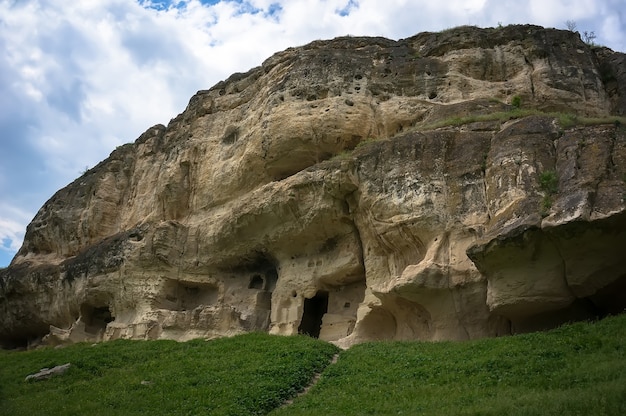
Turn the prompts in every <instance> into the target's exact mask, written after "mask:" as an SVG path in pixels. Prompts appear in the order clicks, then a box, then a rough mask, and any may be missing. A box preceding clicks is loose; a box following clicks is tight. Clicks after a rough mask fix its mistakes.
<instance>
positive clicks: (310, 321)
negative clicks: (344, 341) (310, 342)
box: [298, 291, 328, 338]
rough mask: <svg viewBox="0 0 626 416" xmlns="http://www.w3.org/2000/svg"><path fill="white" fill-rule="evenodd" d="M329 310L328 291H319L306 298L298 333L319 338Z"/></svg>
mask: <svg viewBox="0 0 626 416" xmlns="http://www.w3.org/2000/svg"><path fill="white" fill-rule="evenodd" d="M327 311H328V292H326V291H319V292H317V293H316V294H315V296H313V297H312V298H310V299H304V312H303V313H302V320H301V321H300V326H299V327H298V333H299V334H304V335H308V336H310V337H313V338H319V336H320V331H321V329H322V318H323V316H324V314H325V313H326V312H327Z"/></svg>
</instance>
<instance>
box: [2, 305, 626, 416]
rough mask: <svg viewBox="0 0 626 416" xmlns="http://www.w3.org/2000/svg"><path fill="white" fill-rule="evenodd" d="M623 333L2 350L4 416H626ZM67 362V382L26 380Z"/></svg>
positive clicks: (260, 338)
mask: <svg viewBox="0 0 626 416" xmlns="http://www.w3.org/2000/svg"><path fill="white" fill-rule="evenodd" d="M624 328H626V315H620V316H617V317H610V318H606V319H604V320H602V321H600V322H595V323H593V324H590V323H578V324H575V325H570V326H565V327H562V328H559V329H556V330H553V331H550V332H544V333H533V334H526V335H516V336H512V337H502V338H496V339H484V340H475V341H465V342H439V343H429V342H410V341H402V342H399V341H384V342H369V343H364V344H361V345H357V346H354V347H352V348H351V349H349V350H347V351H341V352H339V355H338V358H337V360H336V362H335V363H331V357H332V356H333V354H336V353H337V350H338V349H337V348H336V347H334V346H333V345H331V344H328V343H325V342H322V341H320V340H315V339H312V338H309V337H302V336H297V337H277V336H271V335H267V334H260V333H257V334H245V335H239V336H236V337H232V338H223V339H219V340H212V341H208V342H207V341H202V340H195V341H189V342H186V343H176V342H173V341H126V340H117V341H111V342H108V343H101V344H97V345H95V346H93V345H91V344H76V345H72V346H68V347H65V348H61V349H58V348H57V349H54V348H46V349H38V350H33V351H26V352H6V351H0V386H1V390H0V403H1V406H0V414H2V415H7V416H8V415H11V416H19V415H33V414H47V415H71V414H80V415H84V414H90V415H94V416H97V415H107V416H109V415H118V414H119V415H129V416H132V415H145V414H150V415H154V416H158V415H168V416H176V415H188V414H206V415H232V416H235V415H237V416H244V415H261V414H270V415H290V416H293V415H320V414H326V415H329V416H334V415H337V416H338V415H359V416H360V415H368V414H372V415H398V414H404V415H463V414H474V415H475V414H481V415H503V414H506V415H607V416H611V415H615V416H621V415H623V414H625V412H626V337H625V335H624V334H625V332H624ZM66 363H70V364H71V366H70V369H69V370H68V371H67V372H66V373H64V374H63V375H60V376H56V377H53V378H50V379H48V380H42V381H30V382H28V381H24V378H25V377H26V376H27V375H29V374H32V373H35V372H37V371H38V370H39V369H41V368H42V367H51V366H55V365H61V364H66ZM320 371H321V376H320V378H319V380H318V381H317V383H316V384H315V385H314V386H313V387H312V388H311V389H310V390H308V391H306V393H304V394H302V395H301V396H300V397H298V398H296V399H295V400H294V401H293V403H292V404H288V403H287V402H286V401H287V399H290V398H293V397H294V396H295V395H296V393H297V392H298V391H302V389H303V388H304V387H305V386H307V385H309V384H310V383H311V382H312V379H313V375H314V373H316V372H320Z"/></svg>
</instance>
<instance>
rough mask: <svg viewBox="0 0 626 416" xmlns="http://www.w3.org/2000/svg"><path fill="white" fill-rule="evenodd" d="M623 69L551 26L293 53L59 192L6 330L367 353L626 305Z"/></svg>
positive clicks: (203, 95)
mask: <svg viewBox="0 0 626 416" xmlns="http://www.w3.org/2000/svg"><path fill="white" fill-rule="evenodd" d="M625 63H626V55H624V54H622V53H617V52H613V51H611V50H609V49H607V48H598V47H590V46H588V45H586V44H584V43H583V42H582V41H581V40H580V38H579V36H578V34H576V33H572V32H569V31H560V30H553V29H544V28H541V27H537V26H508V27H505V28H500V29H479V28H475V27H461V28H456V29H452V30H448V31H445V32H441V33H421V34H418V35H416V36H414V37H411V38H408V39H403V40H399V41H393V40H388V39H383V38H360V37H343V38H337V39H334V40H330V41H316V42H313V43H311V44H309V45H306V46H303V47H299V48H292V49H287V50H286V51H283V52H280V53H277V54H276V55H274V56H272V57H271V58H269V59H268V60H266V61H265V62H264V63H263V64H262V65H261V66H260V67H258V68H254V69H252V70H250V71H249V72H247V73H245V74H235V75H233V76H231V77H230V78H229V79H228V80H226V81H224V82H220V83H218V84H217V85H215V86H214V87H212V88H211V89H209V90H207V91H200V92H198V93H197V94H196V95H195V96H193V97H192V98H191V100H190V102H189V105H188V107H187V108H186V109H185V111H184V112H183V113H182V114H180V115H179V116H177V117H176V118H174V119H172V120H171V121H170V123H169V124H168V126H167V127H165V126H163V125H157V126H154V127H151V128H149V129H148V130H147V131H146V132H145V133H144V134H142V135H141V137H139V138H138V139H137V140H136V141H135V142H134V143H132V144H127V145H124V146H121V147H120V148H118V149H116V150H115V151H114V152H113V153H111V155H110V156H109V158H108V159H106V160H104V161H103V162H101V163H100V164H98V165H97V166H96V167H94V168H93V169H90V170H89V171H88V172H86V173H85V174H84V175H83V176H81V177H80V178H78V179H76V180H75V181H74V182H73V183H71V184H70V185H68V186H67V187H66V188H64V189H62V190H60V191H58V192H57V193H56V194H55V195H54V196H53V197H52V198H51V199H50V200H49V201H48V202H46V204H45V205H44V206H43V207H42V208H41V209H40V211H39V212H38V213H37V215H36V217H35V218H34V219H33V221H32V222H31V223H30V225H29V226H28V228H27V232H26V237H25V241H24V244H23V246H22V248H21V249H20V251H19V253H18V254H17V255H16V257H15V258H14V259H13V262H12V263H11V265H10V267H8V268H6V269H4V270H2V271H0V342H1V343H2V345H4V346H15V345H24V344H26V343H27V342H29V341H32V340H34V339H39V338H41V337H44V336H45V340H46V341H47V342H50V343H55V342H66V341H70V342H71V341H78V340H108V339H115V338H134V339H148V338H150V339H155V338H171V339H177V340H186V339H190V338H194V337H216V336H225V335H230V334H236V333H240V332H245V331H257V330H261V331H269V332H271V333H274V334H285V335H290V334H296V333H298V332H300V333H307V334H310V335H312V336H319V337H320V338H322V339H325V340H329V341H334V342H337V343H338V344H339V345H342V346H349V345H352V344H354V343H357V342H362V341H366V340H378V339H420V340H440V339H453V340H462V339H470V338H478V337H487V336H498V335H503V334H510V333H515V332H522V331H530V330H537V329H542V328H547V327H552V326H555V325H558V324H560V323H562V322H565V321H567V320H572V319H585V318H589V317H597V316H602V315H605V314H608V313H618V312H621V311H623V309H624V307H625V306H626V290H625V289H626V256H624V247H626V211H625V208H626V202H625V201H626V129H625V128H624V127H623V126H621V125H620V123H619V122H618V121H615V122H614V123H608V122H607V123H601V122H598V123H593V124H592V123H589V122H586V123H584V122H583V123H581V122H580V121H581V120H583V119H582V117H606V116H609V115H615V116H623V115H625V112H626V69H625V68H626V65H625ZM515 96H519V97H520V98H521V103H522V108H523V109H533V110H535V111H534V112H530V111H528V112H526V113H521V112H520V111H519V110H515V109H514V108H513V106H512V105H511V103H512V102H514V100H513V97H515ZM517 100H519V98H517V99H516V100H515V101H517ZM516 104H517V103H516ZM516 111H517V112H516ZM554 112H567V113H572V114H575V115H576V116H577V117H578V119H575V118H573V117H570V118H569V119H567V118H564V117H562V116H561V117H559V116H558V114H555V113H554ZM455 117H456V118H457V119H454V118H455ZM463 117H466V118H465V119H462V118H463ZM563 120H566V121H567V120H569V123H565V122H564V121H563ZM576 121H578V123H576ZM570 124H571V125H570Z"/></svg>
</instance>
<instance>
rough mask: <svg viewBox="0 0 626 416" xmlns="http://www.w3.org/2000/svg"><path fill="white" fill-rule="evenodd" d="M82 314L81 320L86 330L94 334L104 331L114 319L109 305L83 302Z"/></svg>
mask: <svg viewBox="0 0 626 416" xmlns="http://www.w3.org/2000/svg"><path fill="white" fill-rule="evenodd" d="M80 315H81V321H82V322H83V323H84V324H85V332H86V333H88V334H94V335H96V334H98V333H101V332H104V330H105V329H106V327H107V324H108V323H109V322H112V321H113V319H114V318H113V316H112V315H111V310H110V309H109V307H108V306H101V307H95V306H93V305H90V304H83V305H82V306H81V308H80Z"/></svg>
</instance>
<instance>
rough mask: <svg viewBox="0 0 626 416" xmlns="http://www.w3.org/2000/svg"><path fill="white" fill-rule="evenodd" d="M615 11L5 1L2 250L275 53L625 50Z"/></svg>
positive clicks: (264, 1) (0, 109)
mask: <svg viewBox="0 0 626 416" xmlns="http://www.w3.org/2000/svg"><path fill="white" fill-rule="evenodd" d="M623 9H624V7H623V0H603V1H593V0H554V1H550V2H546V1H543V0H526V1H523V0H516V1H503V0H450V1H446V2H433V1H430V0H428V1H422V0H413V1H411V0H387V1H385V2H384V6H381V2H380V1H378V0H237V1H235V0H224V1H216V0H213V1H206V0H204V1H200V0H185V1H180V0H178V1H177V0H174V1H164V0H158V1H157V0H152V1H149V0H76V1H72V2H67V1H65V0H20V1H16V0H0V131H2V134H1V135H0V145H1V146H2V147H1V149H2V151H1V152H0V242H2V245H1V249H2V250H5V251H8V252H11V253H14V252H15V250H16V248H17V246H18V245H19V244H21V238H22V237H23V230H24V229H25V226H26V224H27V223H28V221H29V220H30V219H31V218H32V216H33V215H34V214H35V212H36V211H37V209H38V208H39V207H40V206H41V205H42V204H43V203H44V201H45V200H46V199H47V198H49V197H50V196H51V195H52V193H53V192H54V191H56V190H57V189H59V188H60V187H62V186H65V185H66V184H67V183H68V182H70V181H71V180H73V179H74V178H75V177H77V176H78V175H79V173H80V172H81V171H82V170H83V169H84V168H85V167H86V166H93V165H95V164H96V163H97V162H99V161H100V160H102V159H103V158H105V157H106V156H107V155H108V154H109V152H110V151H111V150H113V149H114V148H115V147H116V146H117V145H120V144H122V143H126V142H130V141H133V140H134V139H135V138H136V137H137V136H139V134H141V132H142V131H144V130H145V129H146V128H148V127H150V126H152V125H154V124H156V123H164V124H166V123H167V122H168V120H170V119H171V118H172V117H174V116H175V115H176V114H178V113H179V112H181V111H182V110H183V109H184V107H185V105H186V103H187V101H188V99H189V98H190V97H191V95H193V94H194V93H195V92H196V91H197V90H199V89H206V88H208V87H210V86H212V85H213V84H215V83H216V82H217V81H219V80H221V79H224V78H226V77H227V76H228V75H230V74H231V73H233V72H241V71H246V70H248V69H249V68H251V67H253V66H256V65H259V64H260V63H261V62H262V61H263V60H264V59H266V58H268V57H269V56H270V55H271V54H272V53H274V52H276V51H279V50H282V49H285V48H287V47H289V46H297V45H302V44H305V43H307V42H310V41H312V40H315V39H323V38H332V37H335V36H339V35H345V34H352V35H369V36H385V37H389V38H394V39H398V38H403V37H407V36H411V35H413V34H415V33H418V32H421V31H426V30H428V31H435V30H442V29H446V28H449V27H453V26H458V25H463V24H473V25H478V26H496V25H497V24H498V23H502V24H509V23H537V24H542V25H545V26H553V27H561V28H563V27H564V26H565V21H566V20H576V21H577V23H578V28H579V29H580V30H581V31H582V30H594V31H595V32H596V34H597V35H598V37H597V39H596V41H597V42H598V43H601V44H606V45H607V46H610V47H613V48H614V49H618V50H622V51H623V50H626V43H625V42H626V40H625V39H626V29H625V16H624V11H623ZM0 251H1V250H0ZM3 262H4V263H6V261H5V260H3V258H1V257H0V266H2V265H3Z"/></svg>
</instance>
